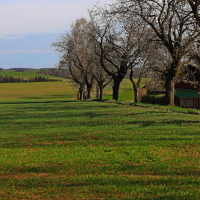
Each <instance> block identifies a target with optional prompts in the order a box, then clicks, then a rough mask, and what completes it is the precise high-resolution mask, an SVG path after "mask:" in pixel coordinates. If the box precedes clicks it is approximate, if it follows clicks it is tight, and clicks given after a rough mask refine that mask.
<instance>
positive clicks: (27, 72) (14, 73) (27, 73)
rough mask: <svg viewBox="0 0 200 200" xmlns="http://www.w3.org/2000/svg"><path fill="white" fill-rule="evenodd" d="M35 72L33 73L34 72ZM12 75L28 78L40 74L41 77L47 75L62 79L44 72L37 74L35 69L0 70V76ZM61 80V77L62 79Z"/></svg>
mask: <svg viewBox="0 0 200 200" xmlns="http://www.w3.org/2000/svg"><path fill="white" fill-rule="evenodd" d="M34 72H35V73H34ZM6 75H8V76H14V77H23V78H24V79H29V77H35V76H42V77H46V78H47V77H48V78H52V79H53V78H54V79H62V78H60V77H55V76H50V75H45V74H37V70H30V71H29V70H27V71H26V72H15V71H14V70H13V71H12V70H9V71H0V76H6ZM62 80H63V79H62Z"/></svg>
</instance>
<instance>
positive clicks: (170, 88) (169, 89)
mask: <svg viewBox="0 0 200 200" xmlns="http://www.w3.org/2000/svg"><path fill="white" fill-rule="evenodd" d="M166 103H167V104H168V105H170V106H174V80H173V79H167V80H166Z"/></svg>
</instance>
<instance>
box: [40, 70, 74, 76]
mask: <svg viewBox="0 0 200 200" xmlns="http://www.w3.org/2000/svg"><path fill="white" fill-rule="evenodd" d="M37 74H45V75H51V76H57V77H62V78H71V74H70V72H69V70H66V69H65V70H60V69H57V68H42V69H40V70H39V71H38V72H37Z"/></svg>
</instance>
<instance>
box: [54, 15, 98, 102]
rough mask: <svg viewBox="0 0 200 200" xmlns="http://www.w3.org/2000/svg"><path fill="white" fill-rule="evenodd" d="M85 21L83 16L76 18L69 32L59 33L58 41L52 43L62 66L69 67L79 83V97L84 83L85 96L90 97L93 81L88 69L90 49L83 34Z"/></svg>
mask: <svg viewBox="0 0 200 200" xmlns="http://www.w3.org/2000/svg"><path fill="white" fill-rule="evenodd" d="M87 23H88V22H87V21H86V19H84V18H82V19H79V20H77V21H76V23H75V24H74V25H72V29H71V32H70V33H66V34H65V35H61V36H60V38H59V39H58V41H57V42H54V43H53V44H52V45H53V46H54V47H55V48H56V51H58V52H59V53H60V56H61V61H62V66H64V67H68V68H69V71H70V73H71V75H72V79H73V80H74V81H75V82H76V83H77V84H79V86H80V89H79V90H80V97H81V99H82V93H83V89H84V86H85V85H86V86H87V98H91V90H92V86H93V82H94V76H93V74H92V73H91V70H90V68H91V65H92V58H91V51H92V50H91V49H89V40H88V38H87V35H85V30H86V28H87ZM63 63H64V65H63Z"/></svg>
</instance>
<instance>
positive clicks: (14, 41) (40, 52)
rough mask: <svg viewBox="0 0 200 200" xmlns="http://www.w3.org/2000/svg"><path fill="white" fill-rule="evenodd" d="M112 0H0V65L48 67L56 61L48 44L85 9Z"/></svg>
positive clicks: (2, 66) (56, 57)
mask: <svg viewBox="0 0 200 200" xmlns="http://www.w3.org/2000/svg"><path fill="white" fill-rule="evenodd" d="M97 1H99V3H100V5H104V4H105V3H112V2H114V0H0V68H4V69H8V68H18V67H24V68H48V67H54V66H55V65H56V63H58V61H59V57H58V55H57V53H56V52H55V51H54V49H52V47H51V43H52V42H53V41H56V39H57V38H58V37H59V35H60V34H62V33H65V32H66V31H68V30H69V29H70V25H71V24H72V23H73V22H75V21H76V19H78V18H80V17H86V18H87V17H88V14H87V9H88V8H91V7H92V5H94V4H96V2H97Z"/></svg>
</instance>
